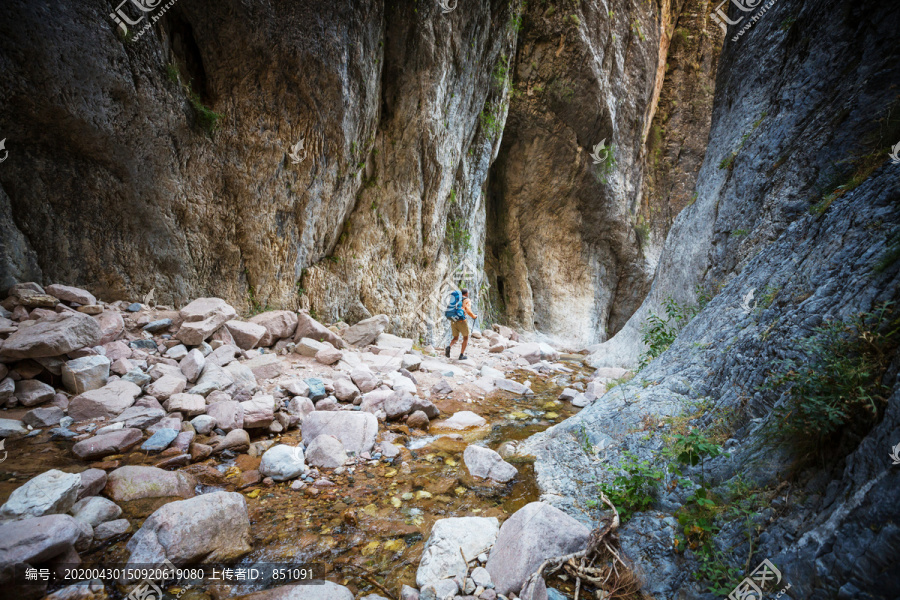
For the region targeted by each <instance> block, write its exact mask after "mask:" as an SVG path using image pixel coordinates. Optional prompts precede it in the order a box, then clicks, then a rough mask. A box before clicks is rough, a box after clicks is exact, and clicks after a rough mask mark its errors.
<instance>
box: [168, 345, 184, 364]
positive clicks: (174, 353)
mask: <svg viewBox="0 0 900 600" xmlns="http://www.w3.org/2000/svg"><path fill="white" fill-rule="evenodd" d="M187 355H188V349H187V346H185V345H184V344H178V345H176V346H172V347H171V348H169V349H168V350H166V354H165V357H166V358H171V359H172V360H176V361H178V360H181V359H182V358H184V357H185V356H187Z"/></svg>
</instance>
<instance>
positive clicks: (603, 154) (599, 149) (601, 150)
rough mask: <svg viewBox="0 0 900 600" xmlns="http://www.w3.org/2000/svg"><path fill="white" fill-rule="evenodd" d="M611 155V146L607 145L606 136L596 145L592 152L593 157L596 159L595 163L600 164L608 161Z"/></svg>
mask: <svg viewBox="0 0 900 600" xmlns="http://www.w3.org/2000/svg"><path fill="white" fill-rule="evenodd" d="M608 157H609V148H608V147H607V146H606V138H603V139H602V140H600V143H599V144H597V145H596V146H594V151H593V152H591V158H593V159H594V164H595V165H599V164H602V163H603V162H605V161H606V159H607V158H608Z"/></svg>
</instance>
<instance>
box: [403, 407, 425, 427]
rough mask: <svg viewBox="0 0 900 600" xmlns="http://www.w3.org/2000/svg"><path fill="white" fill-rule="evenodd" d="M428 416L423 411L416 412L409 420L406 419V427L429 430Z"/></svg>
mask: <svg viewBox="0 0 900 600" xmlns="http://www.w3.org/2000/svg"><path fill="white" fill-rule="evenodd" d="M428 424H429V420H428V415H426V414H425V413H424V412H422V411H421V410H417V411H414V412H413V413H412V414H411V415H409V418H408V419H406V425H407V426H408V427H410V428H412V429H424V430H426V431H427V430H428Z"/></svg>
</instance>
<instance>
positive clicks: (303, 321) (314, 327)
mask: <svg viewBox="0 0 900 600" xmlns="http://www.w3.org/2000/svg"><path fill="white" fill-rule="evenodd" d="M303 338H310V339H312V340H315V341H317V342H329V343H330V344H331V345H332V346H334V347H335V348H343V347H344V342H343V340H341V337H340V336H339V335H337V334H336V333H334V332H333V331H331V330H330V329H328V328H327V327H325V326H324V325H322V324H321V323H319V322H318V321H316V320H315V319H313V318H312V317H311V316H309V313H308V312H306V311H305V310H301V311H300V312H299V313H297V330H296V331H295V332H294V342H295V343H298V342H299V341H300V340H302V339H303Z"/></svg>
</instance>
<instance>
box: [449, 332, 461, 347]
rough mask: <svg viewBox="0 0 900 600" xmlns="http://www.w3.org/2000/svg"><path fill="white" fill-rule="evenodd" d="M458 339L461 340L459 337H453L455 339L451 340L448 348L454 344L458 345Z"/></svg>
mask: <svg viewBox="0 0 900 600" xmlns="http://www.w3.org/2000/svg"><path fill="white" fill-rule="evenodd" d="M458 339H459V335H455V336H453V337H452V338H451V339H450V343H449V344H447V346H448V347H450V346H453V344H455V343H456V340H458Z"/></svg>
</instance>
